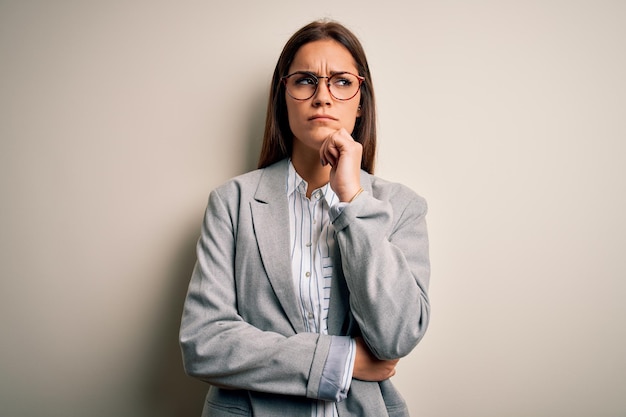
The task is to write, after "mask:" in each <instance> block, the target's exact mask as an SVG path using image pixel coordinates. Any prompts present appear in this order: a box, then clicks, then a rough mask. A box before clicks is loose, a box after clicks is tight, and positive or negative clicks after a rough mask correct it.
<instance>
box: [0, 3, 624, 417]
mask: <svg viewBox="0 0 626 417" xmlns="http://www.w3.org/2000/svg"><path fill="white" fill-rule="evenodd" d="M323 17H329V18H334V19H337V20H339V21H341V22H343V23H344V24H346V25H347V26H348V27H350V28H351V29H352V30H353V31H354V32H355V33H356V34H357V35H358V36H359V37H360V38H361V40H362V42H363V44H364V46H365V48H366V51H367V53H368V58H369V60H370V65H371V68H372V72H373V78H374V84H375V87H376V93H377V98H378V109H379V122H380V123H379V125H380V132H379V138H380V148H379V158H378V169H377V174H378V175H380V176H382V177H385V178H387V179H390V180H395V181H400V182H403V183H405V184H407V185H408V186H410V187H411V188H413V189H414V190H416V191H417V192H418V193H420V194H421V195H423V196H424V197H426V199H427V200H428V202H429V205H430V212H429V215H428V223H429V230H430V236H431V258H432V281H431V288H430V290H431V303H432V321H431V327H430V329H429V331H428V333H427V335H426V338H425V339H424V340H423V342H422V343H421V344H420V345H419V346H418V347H417V348H416V350H415V351H414V352H413V353H412V354H411V355H410V356H409V357H407V358H406V359H404V360H403V361H402V362H401V364H400V368H399V372H398V375H397V376H396V377H394V380H395V382H396V384H397V385H398V387H399V388H400V390H401V391H402V392H403V394H404V396H405V398H406V400H407V401H408V403H409V405H410V408H411V412H412V415H413V416H416V417H535V416H536V417H543V416H545V417H559V416H564V417H565V416H567V417H590V416H593V417H621V416H624V415H626V355H625V352H626V326H625V325H624V318H625V317H626V302H624V300H623V299H624V297H625V296H626V283H625V281H626V256H624V254H623V253H622V252H623V251H624V250H625V249H626V220H625V218H624V216H625V212H626V198H625V196H624V194H625V192H626V186H625V185H626V168H625V165H626V164H625V156H626V144H625V141H626V78H625V74H626V24H625V22H626V2H623V1H617V0H616V1H610V0H593V1H591V0H589V1H584V0H575V1H565V0H562V1H557V0H542V1H538V0H537V1H522V0H518V1H496V0H493V1H488V0H476V1H460V0H459V1H450V0H448V1H406V2H394V1H372V2H364V1H359V2H356V1H342V2H330V1H323V0H321V1H312V2H305V1H297V0H291V1H277V0H272V1H262V2H261V1H252V0H249V1H239V2H238V1H191V0H185V1H176V2H174V1H118V0H115V1H99V2H89V1H85V2H81V1H44V0H39V1H37V0H30V1H23V0H0V275H1V276H0V278H1V280H0V326H1V328H0V330H1V335H0V354H1V356H0V415H2V416H6V417H31V416H33V417H34V416H45V417H67V416H89V417H105V416H107V417H108V416H115V417H120V416H121V417H143V416H146V417H148V416H158V417H160V416H172V417H192V416H198V415H199V412H200V409H201V407H202V401H203V395H204V390H205V387H204V385H203V384H202V383H199V382H197V381H194V380H192V379H190V378H188V377H187V376H185V375H184V373H183V371H182V365H181V362H180V352H179V349H178V344H177V332H178V324H179V319H180V313H181V307H182V302H183V298H184V294H185V291H186V286H187V283H188V280H189V276H190V273H191V269H192V266H193V262H194V257H195V254H194V245H195V241H196V239H197V236H198V233H199V227H200V221H201V217H202V212H203V210H204V206H205V203H206V198H207V196H208V193H209V191H210V190H211V189H212V188H214V187H215V186H217V185H219V184H221V183H222V182H224V181H225V180H227V179H228V178H230V177H232V176H234V175H236V174H239V173H242V172H245V171H248V170H250V169H252V168H254V167H255V163H256V158H257V155H258V150H259V146H260V138H261V136H262V129H263V122H264V115H265V108H266V97H267V93H268V85H269V81H270V76H271V72H272V70H273V67H274V65H275V62H276V60H277V58H278V55H279V53H280V50H281V49H282V46H283V44H284V43H285V41H286V40H287V39H288V38H289V36H290V35H291V34H292V33H293V32H294V31H295V30H297V29H298V28H299V27H301V26H302V25H304V24H306V23H308V22H309V21H311V20H314V19H317V18H323ZM407 313H409V312H407Z"/></svg>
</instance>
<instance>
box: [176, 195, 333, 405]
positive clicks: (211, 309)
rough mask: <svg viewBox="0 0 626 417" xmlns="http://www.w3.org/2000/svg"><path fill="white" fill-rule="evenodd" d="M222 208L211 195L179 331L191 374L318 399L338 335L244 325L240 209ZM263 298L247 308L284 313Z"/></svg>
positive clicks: (226, 383) (218, 199)
mask: <svg viewBox="0 0 626 417" xmlns="http://www.w3.org/2000/svg"><path fill="white" fill-rule="evenodd" d="M230 191H231V192H232V190H230ZM224 201H225V200H224V199H223V198H221V197H220V193H219V192H213V193H211V196H210V197H209V204H208V207H207V210H206V214H205V218H204V222H203V227H202V233H201V237H200V239H199V241H198V246H197V251H198V261H197V263H196V266H195V268H194V272H193V275H192V278H191V282H190V285H189V290H188V294H187V298H186V300H185V306H184V311H183V317H182V322H181V329H180V343H181V348H182V353H183V362H184V366H185V370H186V371H187V373H188V374H190V375H192V376H194V377H197V378H199V379H202V380H204V381H207V382H209V383H211V384H213V385H216V386H221V387H226V388H236V389H248V390H254V391H261V392H269V393H279V394H287V395H297V396H303V397H304V396H306V397H309V398H318V397H319V395H320V393H319V385H320V379H321V376H322V372H323V368H324V364H325V361H326V358H327V355H328V352H329V349H330V346H331V341H332V336H325V335H319V334H313V333H301V334H293V331H292V330H291V329H290V327H289V326H288V324H285V325H283V324H282V322H281V321H280V319H277V320H276V321H277V324H276V330H275V331H262V330H261V329H259V328H257V327H255V326H253V325H251V324H249V323H248V322H246V321H245V320H244V319H243V318H242V316H241V315H240V314H239V311H238V303H241V302H246V301H245V300H241V299H239V298H238V297H237V286H236V279H237V278H238V277H236V273H235V266H234V265H235V246H236V241H235V236H237V235H238V234H239V233H241V230H237V224H238V221H239V219H238V216H239V214H238V204H233V206H237V207H230V208H229V207H227V205H226V204H225V203H224ZM238 232H239V233H238ZM240 238H241V237H240ZM244 238H246V237H244ZM261 275H262V274H261ZM248 278H249V279H259V277H246V279H248ZM264 297H265V296H264V295H259V299H258V300H250V299H248V302H258V309H259V310H263V314H265V313H266V312H268V309H272V308H273V309H275V310H280V307H277V306H276V303H275V302H274V301H273V300H269V299H267V298H264ZM270 313H271V314H274V313H275V311H274V310H271V311H269V313H268V314H270ZM260 314H261V313H260ZM277 314H280V313H277ZM284 322H285V323H287V322H286V320H284ZM281 326H282V327H281ZM290 331H291V333H289V332H290ZM324 399H326V398H324Z"/></svg>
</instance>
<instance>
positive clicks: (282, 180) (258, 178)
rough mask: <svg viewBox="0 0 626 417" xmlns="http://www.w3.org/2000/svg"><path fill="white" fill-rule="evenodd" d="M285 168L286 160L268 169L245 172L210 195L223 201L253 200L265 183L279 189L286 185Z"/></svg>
mask: <svg viewBox="0 0 626 417" xmlns="http://www.w3.org/2000/svg"><path fill="white" fill-rule="evenodd" d="M287 166H288V165H287V160H282V161H279V162H276V163H275V164H272V165H270V166H268V167H265V168H260V169H255V170H254V171H250V172H246V173H245V174H241V175H238V176H236V177H233V178H231V179H229V180H228V181H226V182H224V183H223V184H221V185H220V186H218V187H217V188H215V189H214V190H213V191H212V192H211V194H215V195H217V196H219V198H220V199H222V200H225V201H233V200H235V201H239V200H241V199H249V198H253V197H254V196H255V194H257V191H258V190H259V188H263V187H262V185H263V184H265V183H269V184H272V185H273V187H275V188H278V189H280V188H281V187H283V184H286V178H287Z"/></svg>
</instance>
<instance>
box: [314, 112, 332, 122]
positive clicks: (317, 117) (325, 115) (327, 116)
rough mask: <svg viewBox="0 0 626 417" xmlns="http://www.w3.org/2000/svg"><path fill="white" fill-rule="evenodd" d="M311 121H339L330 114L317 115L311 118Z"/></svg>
mask: <svg viewBox="0 0 626 417" xmlns="http://www.w3.org/2000/svg"><path fill="white" fill-rule="evenodd" d="M309 120H330V121H337V119H336V118H335V117H333V116H330V115H328V114H316V115H314V116H311V117H309Z"/></svg>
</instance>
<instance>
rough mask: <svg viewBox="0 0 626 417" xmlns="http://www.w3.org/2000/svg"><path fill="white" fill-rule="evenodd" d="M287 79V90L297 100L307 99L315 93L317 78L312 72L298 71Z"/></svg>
mask: <svg viewBox="0 0 626 417" xmlns="http://www.w3.org/2000/svg"><path fill="white" fill-rule="evenodd" d="M286 80H287V81H286V86H287V92H288V93H289V95H290V96H291V97H293V98H295V99H296V100H306V99H308V98H311V97H312V96H313V94H315V90H316V88H317V78H316V77H314V76H313V75H312V74H307V73H299V72H297V73H295V74H292V75H290V76H289V77H287V78H286Z"/></svg>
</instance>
